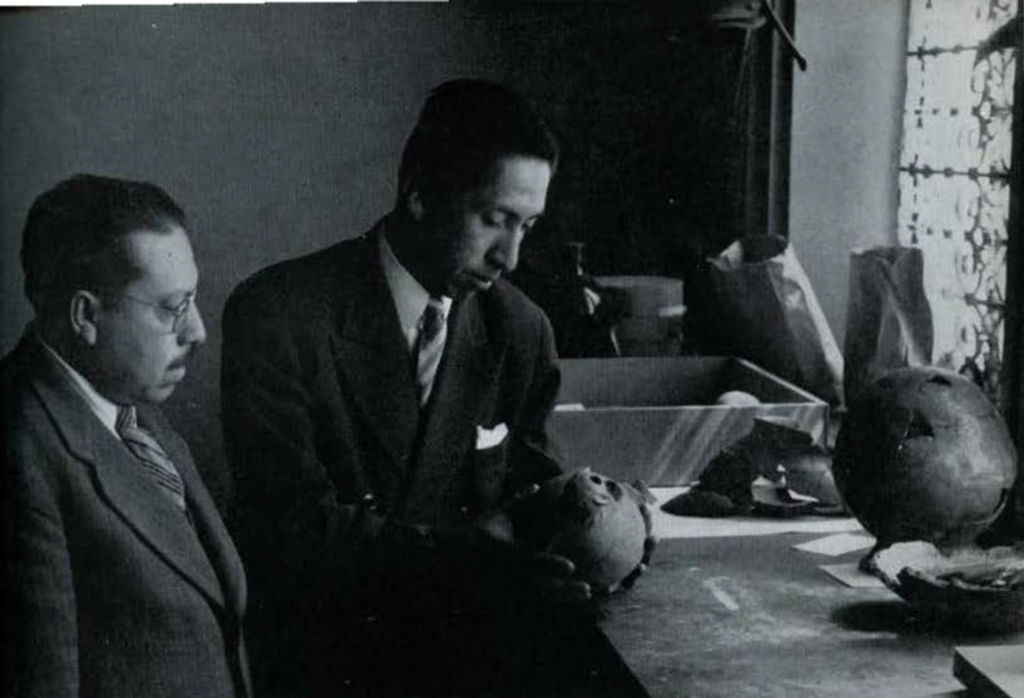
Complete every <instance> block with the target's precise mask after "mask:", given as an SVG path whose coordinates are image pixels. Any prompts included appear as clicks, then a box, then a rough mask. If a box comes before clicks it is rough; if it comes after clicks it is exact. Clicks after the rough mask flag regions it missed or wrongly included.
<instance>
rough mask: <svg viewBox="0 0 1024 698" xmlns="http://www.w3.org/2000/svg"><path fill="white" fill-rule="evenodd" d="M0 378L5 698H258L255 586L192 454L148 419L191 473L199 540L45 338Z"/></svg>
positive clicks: (154, 418) (7, 361)
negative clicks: (252, 612)
mask: <svg viewBox="0 0 1024 698" xmlns="http://www.w3.org/2000/svg"><path fill="white" fill-rule="evenodd" d="M0 376H2V387H3V402H4V414H3V432H4V433H3V442H4V446H3V455H4V459H3V461H4V462H3V522H4V528H3V542H4V548H5V549H4V567H5V573H4V581H5V589H4V601H5V605H6V606H7V608H6V609H5V610H6V613H5V633H4V652H5V660H6V661H5V664H6V665H7V667H6V671H5V674H6V676H5V678H4V681H5V682H6V684H7V686H6V687H7V690H6V691H5V692H4V693H3V695H16V696H25V697H26V698H47V697H50V696H53V697H61V698H64V697H67V698H71V697H73V696H81V697H82V698H86V697H95V698H142V697H143V696H144V697H145V698H202V697H206V696H208V697H209V698H225V697H229V696H246V695H249V692H250V691H249V688H248V674H247V672H248V669H247V666H246V658H245V654H244V648H243V641H242V615H243V611H244V607H245V603H246V598H245V597H246V586H245V578H244V575H243V572H242V567H241V564H240V562H239V559H238V557H237V554H236V552H235V548H234V546H233V545H232V543H231V540H230V539H229V537H228V533H227V530H226V529H225V528H224V525H223V523H222V522H221V519H220V517H219V516H218V514H217V510H216V509H215V508H214V504H213V502H212V501H211V499H210V497H209V495H208V494H207V491H206V489H205V487H204V486H203V483H202V482H201V481H200V479H199V476H198V474H197V473H196V470H195V468H194V467H193V464H192V459H191V457H190V456H189V451H188V448H187V446H186V445H185V443H184V442H183V441H182V440H181V439H180V438H179V437H178V436H177V435H176V434H175V433H174V432H173V431H171V429H170V428H169V426H168V425H167V424H166V422H165V421H164V419H163V418H162V416H161V415H160V412H159V411H158V410H156V409H155V408H148V407H140V408H139V410H138V414H139V421H140V423H142V424H143V425H144V426H146V428H148V429H149V430H150V431H151V432H152V433H153V434H154V435H155V436H156V438H157V440H158V441H159V442H160V444H161V445H162V446H163V447H164V449H165V450H166V451H167V453H168V455H169V456H170V457H171V459H172V460H173V461H174V463H175V465H176V466H177V468H178V470H179V471H180V473H181V476H182V478H183V480H184V482H185V487H186V490H187V502H188V506H189V509H190V512H191V515H192V518H193V521H194V526H195V530H194V531H193V529H192V527H191V526H190V525H189V523H188V521H187V519H186V518H185V516H184V515H183V514H182V512H181V511H179V510H177V509H176V507H175V506H174V505H173V504H172V503H171V502H170V501H169V500H168V498H167V497H166V496H165V495H163V494H162V493H160V492H159V491H158V490H157V489H156V487H155V486H154V484H153V483H152V482H151V481H150V480H149V479H148V478H147V476H146V475H145V474H144V472H143V469H142V468H141V466H140V464H139V463H138V461H137V460H136V459H135V458H134V456H133V455H132V454H131V453H130V452H129V451H128V450H127V449H126V448H125V446H124V445H123V444H122V443H121V442H120V441H119V440H118V439H117V437H115V436H114V435H113V434H111V433H110V432H109V431H108V430H107V428H106V427H105V426H103V424H102V423H101V422H100V420H99V419H98V418H97V417H96V416H95V415H94V414H93V413H92V412H91V411H90V409H89V407H88V405H87V404H86V403H85V401H84V400H83V399H82V397H81V396H79V395H78V394H77V393H76V392H75V390H74V388H73V386H72V385H71V384H70V382H69V380H68V378H67V377H66V375H65V374H64V373H63V372H62V371H61V369H60V368H59V367H58V366H57V365H56V362H55V361H54V360H53V358H52V357H51V356H49V354H48V353H46V350H45V349H44V348H43V347H42V345H41V344H39V342H38V341H37V340H35V339H34V338H33V337H32V336H31V334H28V333H27V334H26V336H25V337H24V338H23V339H22V341H21V343H20V344H19V345H18V347H17V348H16V349H15V350H14V351H13V352H12V353H11V354H9V355H8V356H7V357H5V358H4V360H3V363H2V367H0ZM197 535H198V537H197Z"/></svg>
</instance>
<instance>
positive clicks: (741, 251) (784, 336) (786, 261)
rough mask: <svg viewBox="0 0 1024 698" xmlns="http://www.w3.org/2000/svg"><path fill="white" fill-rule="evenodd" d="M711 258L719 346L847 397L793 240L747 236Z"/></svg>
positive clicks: (831, 396) (826, 395)
mask: <svg viewBox="0 0 1024 698" xmlns="http://www.w3.org/2000/svg"><path fill="white" fill-rule="evenodd" d="M708 263H709V264H708V274H707V279H708V285H709V292H710V293H709V295H710V308H711V311H710V312H709V313H708V315H709V316H711V317H710V318H709V321H710V322H712V323H713V324H714V334H711V333H709V336H713V337H714V344H715V346H714V347H713V349H715V350H716V351H720V352H723V353H727V354H732V355H735V356H740V357H743V358H745V359H748V360H750V361H753V362H754V363H756V364H758V365H760V366H761V367H762V368H766V369H768V370H769V371H771V372H773V373H775V374H776V375H778V376H780V377H781V378H784V379H786V380H789V381H791V382H793V383H795V384H796V385H798V386H800V387H802V388H804V389H805V390H808V391H810V392H812V393H814V394H815V395H817V396H819V397H820V398H822V399H824V400H827V401H828V402H831V403H833V404H838V403H841V402H842V399H843V398H842V396H843V357H842V354H841V353H840V351H839V345H838V344H837V343H836V339H835V336H834V335H833V334H832V330H831V329H830V328H829V326H828V322H827V321H826V320H825V314H824V313H823V312H822V310H821V305H820V304H819V303H818V298H817V296H816V295H815V294H814V289H812V288H811V282H810V280H809V279H808V278H807V274H806V273H805V272H804V269H803V267H802V266H800V261H799V260H798V259H797V256H796V253H795V252H794V250H793V246H792V245H791V244H790V243H789V241H788V240H786V239H785V238H783V237H779V236H775V235H757V236H750V237H744V238H741V239H739V240H737V241H736V242H734V243H733V244H731V245H730V246H729V247H727V248H725V249H724V250H723V251H722V252H721V253H720V254H718V255H717V256H715V257H711V258H709V259H708Z"/></svg>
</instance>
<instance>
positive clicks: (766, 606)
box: [602, 534, 1024, 698]
mask: <svg viewBox="0 0 1024 698" xmlns="http://www.w3.org/2000/svg"><path fill="white" fill-rule="evenodd" d="M821 535H822V534H781V535H770V536H759V537H737V538H703V539H678V540H663V541H661V542H660V543H659V547H658V549H657V550H656V551H655V557H654V560H653V564H652V566H651V568H650V569H649V570H648V572H647V573H646V574H645V575H644V576H643V577H642V578H641V579H640V580H639V582H638V583H637V585H636V586H635V587H634V588H633V590H632V591H630V592H628V593H627V594H624V595H623V596H621V597H618V598H616V599H615V600H614V601H612V602H611V603H610V604H609V607H608V617H607V618H606V619H605V620H604V621H603V624H602V629H603V630H604V632H605V634H606V635H607V637H608V638H609V640H610V641H611V643H612V645H613V646H614V647H615V648H616V650H617V651H618V652H619V654H620V655H621V657H622V658H623V660H624V661H625V663H626V664H627V665H628V666H629V667H630V669H631V670H632V672H633V673H634V675H635V676H636V678H637V679H638V680H639V681H640V683H641V684H643V686H644V688H645V689H646V690H647V692H648V693H649V694H650V695H651V696H652V698H662V697H665V698H668V697H672V698H677V697H684V696H692V697H693V698H719V697H720V698H743V697H745V696H750V697H751V698H753V697H756V698H765V697H768V698H771V697H774V696H778V697H780V698H781V697H783V696H785V697H786V698H799V697H801V696H814V697H816V698H818V697H824V698H831V697H840V696H841V697H843V698H862V697H871V698H888V697H890V696H891V697H892V698H896V697H900V698H907V697H916V696H932V695H935V694H942V693H946V692H950V691H957V690H959V689H961V688H962V686H961V685H960V684H959V683H958V682H957V681H956V679H954V677H953V671H952V666H953V649H954V647H955V646H957V645H964V644H972V645H984V644H998V643H1008V642H1021V641H1024V634H1016V635H1009V636H1008V635H999V636H982V637H979V636H965V635H956V634H951V633H950V632H949V631H946V632H940V631H936V630H935V629H934V628H929V627H927V626H925V625H924V624H923V623H922V621H920V620H919V619H917V618H915V617H914V615H913V614H912V613H911V612H910V610H909V609H908V607H907V606H906V604H904V602H903V601H902V600H900V599H899V597H897V596H896V595H895V594H893V593H891V592H889V591H888V590H886V589H852V588H849V587H846V586H843V585H842V584H840V583H839V582H837V581H835V580H833V579H832V578H831V577H829V576H827V575H826V574H825V573H824V572H822V571H821V570H819V569H818V567H817V566H818V565H821V564H834V563H836V562H845V561H853V560H856V559H858V557H859V556H861V555H863V551H861V552H858V553H851V554H848V555H845V556H842V557H838V558H835V557H827V556H823V555H816V554H812V553H806V552H803V551H799V550H794V549H793V548H792V547H791V546H792V545H793V544H796V543H802V542H804V541H807V540H813V539H815V538H818V537H821Z"/></svg>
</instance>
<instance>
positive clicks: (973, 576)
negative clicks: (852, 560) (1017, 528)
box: [861, 541, 1024, 633]
mask: <svg viewBox="0 0 1024 698" xmlns="http://www.w3.org/2000/svg"><path fill="white" fill-rule="evenodd" d="M861 565H862V567H863V568H864V569H865V570H866V571H867V572H870V573H871V574H874V575H875V576H877V577H878V578H879V579H881V580H882V582H883V583H884V584H885V585H886V586H887V587H889V588H890V589H892V590H893V591H894V592H896V593H897V594H899V595H900V596H901V597H902V598H903V599H904V600H905V601H907V603H909V604H910V605H911V606H912V607H914V608H915V610H917V611H918V612H919V613H920V614H921V615H922V616H925V617H927V618H928V620H929V621H933V622H937V623H942V624H945V625H947V626H949V627H955V628H956V629H958V630H963V631H967V632H972V633H1011V632H1017V631H1019V630H1024V543H1017V544H1016V545H1014V546H1002V547H994V548H989V549H982V548H978V547H961V548H956V549H954V550H940V549H939V548H937V547H935V546H934V545H932V544H931V543H927V542H924V541H916V542H908V543H895V544H893V545H890V546H888V547H886V548H882V549H880V550H874V551H872V552H871V553H870V554H869V555H868V556H867V557H865V558H864V560H863V561H862V562H861Z"/></svg>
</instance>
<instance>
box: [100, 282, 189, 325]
mask: <svg viewBox="0 0 1024 698" xmlns="http://www.w3.org/2000/svg"><path fill="white" fill-rule="evenodd" d="M115 295H117V296H119V297H121V298H127V299H128V300H130V301H135V302H136V303H141V304H142V305H148V306H149V307H150V308H156V309H157V310H162V311H163V312H165V313H167V314H168V315H170V317H171V332H173V333H174V334H178V333H179V332H181V331H182V330H184V329H185V326H186V325H188V318H189V310H191V309H192V306H193V305H195V302H196V292H195V290H192V291H189V292H188V293H187V294H186V295H185V298H183V299H182V301H181V302H180V303H178V304H176V305H166V304H164V303H154V302H153V301H147V300H143V299H142V298H137V297H135V296H132V295H129V294H127V293H117V294H115Z"/></svg>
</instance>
